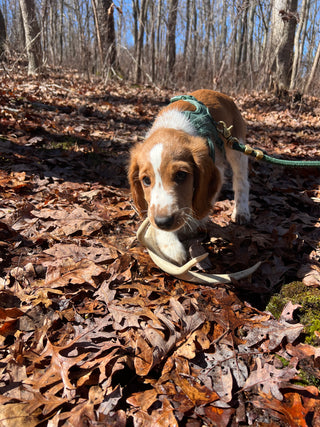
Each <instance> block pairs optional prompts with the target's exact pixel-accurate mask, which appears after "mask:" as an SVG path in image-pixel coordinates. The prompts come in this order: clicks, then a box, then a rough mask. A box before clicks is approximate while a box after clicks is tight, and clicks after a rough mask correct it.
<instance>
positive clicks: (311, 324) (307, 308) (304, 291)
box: [266, 282, 320, 345]
mask: <svg viewBox="0 0 320 427" xmlns="http://www.w3.org/2000/svg"><path fill="white" fill-rule="evenodd" d="M289 301H291V302H292V303H293V304H300V305H301V308H299V310H297V311H296V312H295V314H296V315H297V320H298V321H299V322H300V323H302V324H303V325H305V328H306V329H305V332H306V340H305V341H306V343H308V344H312V345H319V344H320V289H318V288H313V287H308V286H305V285H304V284H303V283H302V282H292V283H289V284H287V285H284V286H283V287H282V289H281V291H280V292H279V293H278V294H275V295H273V296H272V297H271V299H270V301H269V304H268V305H267V307H266V310H267V311H270V312H271V313H272V314H273V315H274V316H275V317H276V318H277V319H278V318H279V317H280V314H281V312H282V310H283V308H284V306H285V305H286V304H287V303H288V302H289ZM317 332H318V334H317Z"/></svg>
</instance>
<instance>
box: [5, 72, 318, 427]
mask: <svg viewBox="0 0 320 427" xmlns="http://www.w3.org/2000/svg"><path fill="white" fill-rule="evenodd" d="M175 94H177V93H176V92H173V91H170V90H159V89H155V88H152V87H145V86H141V87H140V86H134V85H127V84H120V83H108V84H102V83H97V82H91V83H90V82H87V81H84V80H83V79H81V78H78V77H76V76H74V75H73V74H72V73H70V74H68V73H67V72H65V73H64V74H61V75H58V74H55V75H48V76H46V77H41V78H35V79H32V78H26V77H25V76H18V75H17V76H15V77H12V76H10V77H8V76H5V75H4V76H2V77H1V87H0V196H1V199H0V269H1V271H0V322H1V323H0V355H1V356H0V403H1V406H0V426H9V427H11V426H17V425H21V426H22V425H23V426H24V427H26V426H27V427H29V426H30V427H31V426H36V425H40V426H45V425H48V426H50V427H53V426H76V427H81V426H89V425H92V426H120V427H121V426H125V425H135V426H151V425H152V426H170V427H171V426H178V425H179V426H189V427H191V426H192V427H196V426H219V427H223V426H247V425H254V426H264V425H267V424H268V425H271V426H279V425H280V426H309V425H310V426H311V425H314V426H316V425H320V394H319V385H320V373H319V367H320V350H319V344H320V295H318V293H319V292H320V291H319V286H320V263H319V255H320V246H319V240H320V221H319V216H320V171H319V169H318V170H317V169H305V168H304V169H299V170H298V169H289V168H282V167H276V166H271V165H268V164H265V163H259V162H256V161H251V162H250V181H251V195H250V206H251V212H252V223H251V224H250V225H248V226H238V225H234V224H232V223H231V221H230V216H231V212H232V206H233V202H232V188H231V185H230V180H229V181H228V180H226V183H225V185H224V187H223V190H222V193H221V196H220V199H219V201H218V202H217V204H216V206H215V208H214V210H213V212H212V215H211V217H210V220H211V224H210V225H209V227H208V236H207V238H206V239H205V241H204V243H203V244H204V245H205V247H206V249H207V250H208V252H209V254H210V255H209V256H210V260H211V262H212V264H213V270H212V271H215V272H219V273H227V272H234V271H237V270H240V269H245V268H247V267H249V266H251V265H253V264H254V263H256V262H257V261H261V262H262V264H261V267H260V268H259V269H258V270H257V272H255V273H254V274H253V275H252V277H250V278H247V279H243V280H241V281H238V282H236V281H234V282H233V283H232V285H223V286H217V287H208V286H201V285H196V284H191V283H187V282H183V281H181V280H178V279H175V278H173V277H170V276H169V275H167V274H165V273H163V272H161V271H160V270H159V269H158V268H157V267H156V266H155V265H154V264H153V263H152V261H151V260H150V258H149V256H148V254H147V253H146V251H145V250H144V249H143V248H142V247H141V246H140V245H139V244H138V243H137V240H136V234H135V233H136V230H137V228H138V226H139V224H140V222H141V220H140V219H139V218H138V216H137V214H136V212H135V210H134V207H133V205H132V201H131V198H130V192H129V189H128V183H127V177H126V170H127V163H128V155H129V150H130V147H132V145H133V144H134V143H135V142H136V141H140V140H142V139H143V137H144V134H145V132H146V130H147V129H148V127H149V126H150V123H151V122H152V120H153V118H154V116H155V115H156V113H157V112H158V110H159V108H160V107H161V106H163V105H165V104H166V103H167V102H168V100H169V98H170V97H171V96H172V95H175ZM235 100H236V103H237V104H238V106H239V108H240V109H241V111H242V113H243V116H244V118H245V119H246V121H247V123H248V142H249V143H250V144H251V145H252V146H255V147H258V148H261V149H264V150H266V151H267V152H268V153H269V154H271V155H275V156H278V157H283V158H287V159H305V160H314V159H315V160H320V143H319V134H320V122H319V115H320V100H319V99H316V98H313V97H303V98H302V99H301V100H299V101H297V102H294V100H292V99H288V100H286V101H281V100H279V99H277V98H276V97H274V96H273V95H270V94H267V93H251V94H246V95H241V96H235ZM284 285H285V286H284ZM281 289H282V290H281ZM283 289H289V291H288V293H287V294H284V293H283ZM280 291H281V292H282V293H281V294H279V292H280ZM299 292H300V294H299ZM299 295H301V296H300V297H299ZM270 298H271V303H270V302H269V301H270ZM272 298H275V299H272ZM299 298H301V301H300V300H299ZM302 300H303V301H302ZM277 301H278V303H279V304H280V306H277V305H276V302H277ZM302 302H305V303H306V304H304V305H303V304H302ZM268 303H269V305H268ZM271 309H273V310H274V311H273V314H274V315H275V316H276V317H274V315H273V314H271V312H270V311H268V310H271ZM308 309H311V310H312V319H313V320H315V322H314V323H312V324H311V320H310V321H309V320H304V319H306V317H303V316H305V315H307V311H308Z"/></svg>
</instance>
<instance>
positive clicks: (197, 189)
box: [128, 128, 221, 231]
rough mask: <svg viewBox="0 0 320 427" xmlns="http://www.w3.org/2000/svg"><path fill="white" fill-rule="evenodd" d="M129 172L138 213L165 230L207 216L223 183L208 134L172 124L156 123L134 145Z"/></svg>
mask: <svg viewBox="0 0 320 427" xmlns="http://www.w3.org/2000/svg"><path fill="white" fill-rule="evenodd" d="M128 176H129V182H130V186H131V191H132V196H133V201H134V203H135V205H136V208H137V209H138V211H139V213H140V215H141V216H145V215H146V214H147V215H148V217H149V219H150V222H151V223H152V225H153V226H154V227H156V228H159V229H161V230H166V231H175V230H178V229H179V228H180V227H182V226H183V225H184V224H185V223H187V222H188V221H189V220H190V219H191V218H197V219H202V218H204V217H205V216H206V215H207V214H208V213H209V210H210V207H211V201H212V199H213V198H214V197H215V195H216V194H217V192H218V190H219V189H220V183H221V175H220V172H219V170H218V169H217V168H216V166H215V165H214V162H213V161H212V159H211V158H210V156H209V152H208V147H207V144H206V141H205V139H203V138H201V137H198V136H192V135H190V134H188V133H186V132H184V131H181V130H176V129H170V128H169V129H167V128H160V129H156V130H155V131H153V132H152V133H151V134H150V135H149V136H148V137H147V139H146V140H145V141H144V142H143V143H141V144H138V145H136V146H135V147H134V148H133V149H132V151H131V158H130V166H129V175H128Z"/></svg>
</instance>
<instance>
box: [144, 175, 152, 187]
mask: <svg viewBox="0 0 320 427" xmlns="http://www.w3.org/2000/svg"><path fill="white" fill-rule="evenodd" d="M142 182H143V185H144V186H145V187H149V186H150V185H151V179H150V178H149V177H148V176H144V177H143V178H142Z"/></svg>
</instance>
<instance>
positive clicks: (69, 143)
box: [50, 136, 78, 151]
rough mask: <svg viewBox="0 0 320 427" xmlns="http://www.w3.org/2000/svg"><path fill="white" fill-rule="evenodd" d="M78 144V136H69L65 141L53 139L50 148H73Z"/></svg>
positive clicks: (67, 149)
mask: <svg viewBox="0 0 320 427" xmlns="http://www.w3.org/2000/svg"><path fill="white" fill-rule="evenodd" d="M77 145H78V141H77V139H76V138H73V137H72V136H70V137H68V138H67V139H66V140H65V141H51V142H50V148H53V149H57V148H58V149H60V150H66V151H69V150H72V149H73V148H74V147H75V146H77Z"/></svg>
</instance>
